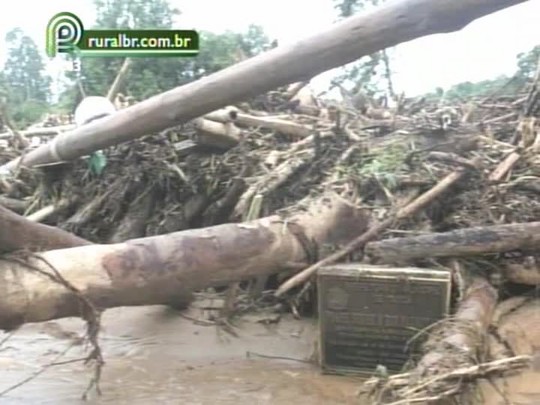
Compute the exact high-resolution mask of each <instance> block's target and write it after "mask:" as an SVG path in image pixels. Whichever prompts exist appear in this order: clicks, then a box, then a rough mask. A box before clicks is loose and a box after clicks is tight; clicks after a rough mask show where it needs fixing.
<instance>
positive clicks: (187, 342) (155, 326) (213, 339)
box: [0, 306, 540, 405]
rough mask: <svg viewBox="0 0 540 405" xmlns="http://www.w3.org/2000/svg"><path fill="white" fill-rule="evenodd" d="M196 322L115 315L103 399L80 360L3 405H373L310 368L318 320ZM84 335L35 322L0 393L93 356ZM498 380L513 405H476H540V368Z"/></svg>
mask: <svg viewBox="0 0 540 405" xmlns="http://www.w3.org/2000/svg"><path fill="white" fill-rule="evenodd" d="M186 316H188V317H190V318H192V319H187V318H186ZM193 319H199V320H202V319H204V316H203V314H202V313H201V312H200V310H197V309H190V310H189V311H186V312H177V311H174V310H171V309H169V308H166V307H162V306H152V307H137V308H116V309H111V310H108V311H107V312H106V313H105V314H104V316H103V330H102V332H101V339H100V342H101V346H102V349H103V351H104V356H105V361H106V365H105V368H104V370H103V376H102V384H101V389H102V391H103V395H102V396H101V397H97V396H95V395H93V396H91V398H90V400H88V401H86V402H84V401H82V400H81V395H82V393H83V392H84V390H85V388H86V386H87V384H88V382H89V379H90V378H91V375H92V370H91V369H89V368H87V367H85V366H84V365H83V364H82V363H81V362H76V363H65V364H59V365H55V366H52V367H50V368H49V369H48V370H47V371H46V372H44V373H42V374H40V375H39V376H38V377H37V378H35V379H34V380H32V381H30V382H28V383H26V384H24V385H22V386H21V387H18V388H17V389H15V390H13V391H11V392H9V393H8V394H6V395H3V396H0V404H4V403H5V404H15V405H18V404H51V405H52V404H55V405H56V404H58V405H64V404H70V405H71V404H119V405H121V404H130V405H139V404H140V405H143V404H153V403H161V404H193V405H216V404H246V405H247V404H250V405H251V404H261V405H263V404H276V405H281V404H283V405H285V404H287V405H288V404H304V403H305V404H314V405H318V404H321V405H323V404H324V405H326V404H328V405H332V404H369V401H367V400H366V399H363V398H358V397H356V392H357V390H358V388H359V387H360V385H361V382H362V381H361V380H360V378H358V377H340V376H331V375H322V374H321V373H320V370H319V369H318V368H317V367H316V366H314V365H313V364H312V363H311V362H310V361H309V359H310V357H311V356H312V355H313V351H314V347H315V338H316V322H315V321H314V320H310V319H304V320H296V319H293V318H292V317H290V316H284V317H282V319H281V320H280V321H279V322H278V323H275V324H270V325H265V324H263V323H261V322H260V321H261V320H264V317H262V318H261V317H260V316H246V317H244V318H242V320H241V321H239V323H237V328H236V329H235V331H236V333H237V334H238V336H237V337H235V336H232V335H230V334H228V333H226V332H225V331H223V329H222V328H219V327H217V326H215V325H200V324H197V323H196V322H194V321H193ZM84 328H85V325H84V324H83V322H82V321H80V320H79V319H74V318H70V319H63V320H57V321H53V322H46V323H42V324H29V325H25V326H24V327H22V328H21V329H20V330H18V331H17V332H16V333H15V334H14V335H13V336H11V337H10V338H9V339H8V340H6V341H3V342H2V343H1V344H0V370H1V371H0V392H1V391H4V390H5V389H7V388H9V387H11V386H13V385H14V384H16V383H18V382H20V381H22V380H24V379H25V378H27V377H28V376H30V375H32V374H33V373H36V372H38V371H39V370H40V369H41V368H42V367H43V366H44V365H46V364H49V363H51V362H54V361H56V362H66V361H69V360H72V359H79V358H82V357H84V355H85V352H84V347H83V346H82V345H81V344H80V336H82V334H83V333H84ZM6 337H7V335H5V334H4V335H0V340H2V339H5V338H6ZM70 347H71V349H70V350H69V351H68V352H67V353H66V354H64V355H62V353H63V352H64V351H65V350H66V349H68V348H70ZM265 356H266V357H265ZM495 383H496V384H497V385H498V386H499V392H502V391H504V392H505V396H506V397H507V400H510V401H511V402H505V399H504V398H503V397H502V396H501V395H500V393H499V392H497V390H495V389H493V385H492V384H490V383H488V382H485V383H483V384H482V387H483V395H482V398H481V399H477V400H474V402H473V403H474V404H476V403H478V404H482V403H483V404H493V405H498V404H501V405H502V404H508V403H513V404H520V405H533V404H540V388H539V387H540V373H539V372H538V371H535V370H531V371H530V372H527V373H525V374H522V375H521V376H515V377H510V378H506V379H504V380H500V381H495ZM501 390H502V391H501Z"/></svg>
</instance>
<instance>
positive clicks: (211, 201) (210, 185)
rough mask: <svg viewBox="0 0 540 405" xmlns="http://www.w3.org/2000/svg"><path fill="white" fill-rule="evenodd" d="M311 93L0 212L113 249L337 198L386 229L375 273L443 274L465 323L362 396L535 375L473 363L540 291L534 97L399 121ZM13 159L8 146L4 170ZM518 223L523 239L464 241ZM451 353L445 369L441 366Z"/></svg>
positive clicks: (112, 162)
mask: <svg viewBox="0 0 540 405" xmlns="http://www.w3.org/2000/svg"><path fill="white" fill-rule="evenodd" d="M304 86H305V83H300V84H296V85H293V86H290V87H289V88H284V89H280V90H278V91H276V92H271V93H268V94H266V95H264V96H260V97H257V98H256V99H254V100H251V101H249V102H247V103H243V104H240V105H237V106H231V107H228V108H226V109H223V110H219V111H216V112H214V113H211V114H208V115H206V116H204V117H201V118H199V119H197V120H194V121H192V122H190V123H188V124H186V125H183V126H180V127H177V128H172V129H169V130H167V131H164V132H162V133H159V134H153V135H148V136H146V137H145V138H142V139H140V140H136V141H131V142H128V143H124V144H121V145H119V146H116V147H112V148H110V149H108V150H106V151H105V156H106V167H105V169H104V171H103V172H102V173H96V172H95V171H93V170H92V168H91V167H90V166H89V164H88V161H87V160H84V159H81V160H77V161H74V162H69V163H64V164H61V165H56V166H48V167H43V168H40V169H35V170H27V169H22V170H21V171H20V172H19V173H18V176H17V179H16V181H15V182H12V183H9V184H8V183H6V182H3V183H2V184H0V187H1V189H2V195H1V196H0V204H2V205H4V206H6V207H8V208H11V209H13V210H15V211H18V212H20V213H24V214H25V215H27V216H28V217H29V218H31V219H33V220H37V221H43V222H45V223H48V224H51V225H56V226H58V227H60V228H63V229H65V230H68V231H70V232H73V233H75V234H77V235H79V236H81V237H83V238H85V239H87V240H90V241H92V242H94V243H115V242H120V241H125V240H129V239H135V238H140V237H144V236H151V235H159V234H167V233H171V232H176V231H180V230H186V229H193V228H201V227H208V226H212V225H216V224H222V223H226V222H238V221H242V220H247V219H250V220H251V219H255V218H259V217H263V216H267V215H271V214H274V213H280V212H283V211H288V212H290V211H294V210H298V209H301V207H302V204H303V202H304V201H305V200H306V199H307V198H314V197H317V196H320V195H323V194H324V193H327V192H328V191H329V190H331V191H332V192H334V193H336V194H339V195H340V196H342V197H345V198H346V199H347V200H349V201H350V202H352V203H353V204H355V205H357V206H361V207H364V208H366V209H368V210H369V211H370V212H371V217H372V218H373V222H374V223H375V224H376V225H375V227H377V224H379V225H380V224H381V223H382V224H384V226H380V227H379V228H377V232H372V234H370V235H369V237H365V238H364V240H363V241H362V243H361V244H358V245H357V246H356V247H363V246H364V245H366V243H367V242H370V239H373V238H375V237H377V236H378V238H379V239H381V240H382V242H372V243H367V246H366V249H365V253H366V259H369V260H371V261H374V262H382V263H393V264H400V263H407V264H411V263H412V264H415V265H417V266H420V267H422V266H431V267H433V266H437V267H439V268H445V269H450V271H452V273H453V275H454V279H455V281H456V283H455V284H456V286H457V288H456V291H455V296H456V297H455V298H456V300H455V301H456V307H457V312H456V316H455V317H454V318H453V319H452V320H449V321H448V322H449V323H448V324H444V326H443V327H441V328H440V329H439V328H437V330H436V331H435V332H434V333H432V334H431V339H430V340H429V341H428V343H427V345H426V348H427V353H428V354H427V355H426V357H425V358H424V359H422V361H421V362H420V364H419V365H418V368H417V369H416V371H415V372H411V373H409V374H405V375H400V376H393V377H390V378H388V377H377V378H374V379H372V380H370V381H368V383H367V384H366V386H367V387H368V388H369V389H370V390H372V392H373V393H374V395H376V396H378V398H379V400H380V401H382V400H383V397H388V396H389V397H390V398H391V400H395V401H398V402H395V403H400V402H399V400H401V399H403V398H407V400H408V401H420V400H425V399H426V398H427V399H436V398H440V397H443V396H447V395H450V394H455V393H456V392H458V391H460V390H461V386H462V384H464V383H465V382H466V381H467V377H476V376H481V375H486V374H488V373H490V372H493V371H497V372H498V371H501V370H502V369H505V368H512V367H524V366H525V365H526V364H528V363H527V361H528V360H530V356H529V357H527V356H521V357H512V356H514V355H518V354H523V353H512V351H511V350H509V349H508V345H506V346H507V347H506V350H505V353H506V355H505V356H504V359H503V360H501V357H500V356H499V357H497V356H494V355H493V353H492V351H491V350H488V351H486V350H480V349H481V347H483V344H484V342H486V338H485V336H486V331H487V329H488V326H489V325H490V323H491V318H492V314H493V311H494V310H495V305H496V304H497V302H498V301H502V302H503V303H504V300H505V299H507V298H509V297H511V296H513V295H517V296H521V297H523V296H527V295H531V294H534V289H535V287H536V286H537V285H538V283H539V280H540V266H539V264H538V263H539V260H540V254H539V250H538V247H539V246H540V242H539V239H538V236H537V235H538V234H537V233H535V232H537V229H538V222H536V223H535V222H534V221H538V220H539V219H540V199H539V198H538V195H539V194H540V153H539V152H540V89H539V88H538V82H534V83H531V84H530V86H529V88H528V89H527V91H526V92H524V93H523V94H522V95H519V96H512V97H508V96H492V97H488V98H486V99H483V100H469V101H468V102H467V103H463V104H460V105H445V104H444V103H438V104H430V103H427V102H426V101H425V100H422V99H411V100H407V99H404V98H402V99H400V100H398V103H397V105H396V106H394V107H393V108H384V107H383V106H381V105H377V104H376V103H375V102H374V101H372V100H369V99H368V98H366V97H363V98H362V99H357V100H353V102H352V103H351V104H350V105H347V104H346V103H343V104H338V103H333V102H330V101H324V100H317V99H315V98H314V97H313V96H311V95H310V93H309V91H308V90H307V88H306V87H304ZM38 132H39V130H37V132H36V133H38ZM43 132H44V131H43ZM28 133H31V132H30V131H28ZM44 133H45V132H44ZM18 154H19V152H17V151H16V150H15V149H13V148H11V149H10V148H9V147H8V148H6V149H5V150H3V151H1V154H0V163H5V162H7V161H9V160H11V159H13V158H14V157H16V156H17V155H18ZM441 184H442V186H441ZM437 187H438V188H437ZM435 189H436V190H437V191H436V192H431V191H433V190H435ZM420 199H422V201H419V200H420ZM420 202H421V204H420ZM411 204H413V205H414V208H407V207H410V206H411ZM420 208H424V209H420ZM396 213H397V214H396ZM400 213H401V214H400ZM379 221H382V222H379ZM515 223H522V224H523V225H522V226H521V227H520V228H516V229H517V231H516V229H514V228H508V229H507V228H505V230H503V231H500V230H498V229H499V228H492V230H490V229H491V228H485V229H480V228H478V229H477V230H476V231H474V229H473V230H471V231H470V232H472V233H470V234H469V233H467V229H468V228H472V227H487V226H498V225H503V224H515ZM534 226H536V227H534ZM460 230H461V231H462V232H463V233H462V234H459V235H461V237H463V238H467V237H470V238H469V239H463V240H461V241H459V240H457V241H456V240H455V238H454V240H453V242H452V243H453V244H452V245H451V246H450V247H448V246H447V248H446V249H445V248H444V246H442V245H444V243H445V242H444V241H442V242H441V243H442V245H441V246H442V247H441V246H439V248H440V251H442V252H443V253H440V252H439V254H435V253H433V251H436V250H437V249H434V250H433V251H432V253H431V254H430V253H429V252H428V251H426V250H420V253H418V252H416V254H410V255H409V256H408V257H406V255H403V254H402V253H403V250H399V249H398V250H396V249H397V248H396V246H397V245H392V249H393V250H392V249H391V248H390V245H388V246H386V247H385V246H383V245H377V243H384V242H387V243H390V244H391V243H393V241H398V242H399V241H400V240H402V239H407V238H400V237H402V236H404V235H406V236H412V237H413V238H414V237H415V235H424V236H425V237H428V238H429V237H430V235H429V233H431V232H438V233H442V232H452V231H454V232H461V231H460ZM368 232H369V231H368ZM474 232H477V234H474V235H476V236H475V237H471V236H470V235H473V233H474ZM498 232H499V233H498ZM501 232H502V233H501ZM518 232H519V233H518ZM426 234H427V235H426ZM496 234H497V235H499V237H500V238H499V239H497V240H490V237H493V235H496ZM443 235H444V234H443ZM453 235H456V234H453ZM419 237H421V236H419ZM396 238H400V239H396ZM509 240H512V242H513V244H512V243H507V242H508V241H509ZM398 242H396V243H398ZM462 245H468V246H472V250H469V251H467V249H462V250H460V249H459V246H462ZM509 246H510V248H509ZM432 247H433V245H431V248H432ZM334 248H338V247H334ZM385 249H386V250H385ZM452 249H455V250H452ZM361 251H362V249H360V253H359V252H358V251H356V252H355V253H354V254H355V256H354V257H355V258H356V259H361V258H362V256H363V255H362V253H361ZM396 252H397V253H396ZM452 252H454V254H453V255H452ZM455 252H460V253H458V254H456V253H455ZM461 252H463V254H461ZM467 252H468V253H467ZM471 253H472V255H471ZM487 280H489V282H488V281H487ZM275 287H276V286H268V285H267V288H275ZM494 287H495V288H494ZM302 292H305V289H302ZM241 301H242V300H238V302H239V304H240V302H241ZM242 302H243V303H242V305H244V306H245V301H242ZM295 302H297V301H295ZM526 303H529V304H531V303H532V304H531V305H536V306H538V300H537V299H536V300H535V299H534V298H530V299H529V298H528V299H526V300H523V302H521V305H525V304H526ZM501 305H502V304H501ZM448 325H450V327H448ZM494 333H496V331H495V332H494ZM500 340H501V338H500V336H499V340H497V341H498V344H499V345H501V344H503V343H504V342H501V341H500ZM456 341H457V342H458V344H457V345H456V344H455V342H456ZM430 353H431V357H430ZM433 353H436V354H437V355H436V356H435V357H433V355H432V354H433ZM444 354H446V356H449V357H447V358H448V359H452V361H448V362H441V358H443V357H445V355H444ZM525 354H527V355H532V353H525ZM493 359H495V363H493V361H492V362H491V363H487V364H488V365H487V366H481V365H479V363H482V362H484V361H491V360H493ZM434 376H435V377H434ZM435 383H437V384H435ZM382 393H383V394H384V395H382ZM384 400H388V398H386V399H384Z"/></svg>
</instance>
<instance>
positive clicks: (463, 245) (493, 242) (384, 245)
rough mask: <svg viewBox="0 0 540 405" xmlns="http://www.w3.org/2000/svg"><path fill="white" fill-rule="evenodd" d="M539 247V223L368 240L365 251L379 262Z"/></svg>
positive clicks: (400, 261)
mask: <svg viewBox="0 0 540 405" xmlns="http://www.w3.org/2000/svg"><path fill="white" fill-rule="evenodd" d="M518 249H520V250H533V251H534V250H538V249H540V222H528V223H521V224H508V225H494V226H485V227H474V228H467V229H459V230H455V231H451V232H443V233H433V234H428V235H421V236H416V237H410V238H393V239H386V240H382V241H378V242H371V243H368V244H367V245H366V247H365V253H366V255H367V256H369V257H370V258H371V259H373V260H376V261H377V262H381V263H403V262H407V261H410V260H414V259H423V258H426V257H456V256H468V255H481V254H488V253H500V252H508V251H512V250H518Z"/></svg>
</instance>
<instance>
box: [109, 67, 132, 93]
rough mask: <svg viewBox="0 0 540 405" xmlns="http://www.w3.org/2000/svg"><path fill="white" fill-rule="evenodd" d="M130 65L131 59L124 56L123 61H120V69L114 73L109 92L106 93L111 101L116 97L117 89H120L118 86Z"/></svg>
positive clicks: (120, 84)
mask: <svg viewBox="0 0 540 405" xmlns="http://www.w3.org/2000/svg"><path fill="white" fill-rule="evenodd" d="M130 66H131V59H130V58H126V59H124V63H122V66H121V67H120V70H119V71H118V74H117V75H116V77H115V79H114V82H113V84H112V85H111V87H110V89H109V92H108V93H107V98H108V99H109V101H110V102H113V101H114V99H115V98H116V95H117V94H118V91H119V90H120V86H122V83H123V82H124V79H125V78H126V76H127V73H128V71H129V67H130Z"/></svg>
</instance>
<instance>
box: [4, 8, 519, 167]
mask: <svg viewBox="0 0 540 405" xmlns="http://www.w3.org/2000/svg"><path fill="white" fill-rule="evenodd" d="M525 1H526V0H461V1H455V0H437V1H433V0H401V1H390V2H387V3H385V4H384V5H382V6H380V7H378V8H376V9H374V10H372V11H367V12H364V13H360V14H358V15H356V16H353V17H350V18H348V19H346V20H343V21H341V22H338V23H336V24H334V25H332V26H331V27H329V28H328V29H326V30H323V31H322V32H320V33H318V34H316V35H313V36H311V37H308V38H306V39H303V40H302V41H299V42H296V43H293V44H290V45H285V46H281V47H277V48H275V49H273V50H270V51H268V52H266V53H263V54H261V55H257V56H256V57H253V58H251V59H248V60H245V61H243V62H241V63H239V64H237V65H234V66H231V67H229V68H227V69H224V70H222V71H220V72H217V73H214V74H212V75H210V76H207V77H204V78H202V79H200V80H197V81H195V82H192V83H189V84H187V85H185V86H182V87H178V88H176V89H173V90H170V91H168V92H166V93H162V94H159V95H156V96H154V97H152V98H150V99H148V100H146V101H143V102H141V103H138V104H136V105H134V106H131V107H128V108H126V109H123V110H121V111H118V112H117V113H115V114H114V115H112V116H110V117H106V118H103V119H101V120H99V121H96V122H94V123H91V124H89V125H85V126H84V127H81V128H78V129H76V130H74V131H70V132H67V133H63V134H60V135H58V136H57V137H56V138H55V139H54V140H53V141H52V142H51V143H50V144H48V145H43V146H42V147H40V148H38V149H35V150H33V151H31V152H29V153H28V154H26V155H25V156H24V159H23V162H24V164H25V165H26V166H35V165H39V164H46V163H53V162H58V161H62V160H71V159H75V158H77V157H80V156H84V155H87V154H90V153H92V152H94V151H96V150H99V149H104V148H107V147H110V146H113V145H117V144H119V143H122V142H125V141H129V140H132V139H135V138H138V137H141V136H144V135H147V134H149V133H153V132H157V131H161V130H163V129H165V128H169V127H172V126H175V125H178V124H180V123H183V122H186V121H189V120H191V119H194V118H197V117H200V116H202V115H204V114H206V113H209V112H211V111H214V110H216V109H219V108H222V107H225V106H227V105H229V104H231V103H235V102H237V101H241V100H244V99H246V98H248V97H251V96H255V95H258V94H261V93H264V92H266V91H269V90H272V89H275V88H277V87H279V86H283V85H286V84H289V83H293V82H297V81H304V80H306V79H309V78H311V77H313V76H315V75H317V74H319V73H322V72H324V71H326V70H329V69H332V68H335V67H338V66H341V65H345V64H347V63H349V62H352V61H354V60H356V59H359V58H361V57H362V56H365V55H369V54H371V53H373V52H376V51H378V50H381V49H384V48H387V47H390V46H394V45H397V44H399V43H401V42H406V41H410V40H412V39H415V38H420V37H423V36H426V35H432V34H437V33H446V32H452V31H457V30H460V29H462V28H463V27H465V26H466V25H468V24H469V23H470V22H472V21H474V20H476V19H477V18H480V17H482V16H485V15H487V14H490V13H494V12H496V11H499V10H501V9H504V8H507V7H510V6H513V5H516V4H520V3H523V2H525ZM18 162H19V161H18V159H17V160H13V161H11V162H9V163H7V164H5V165H3V166H1V167H0V172H2V171H8V170H12V169H14V168H15V167H16V166H17V164H18Z"/></svg>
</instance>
